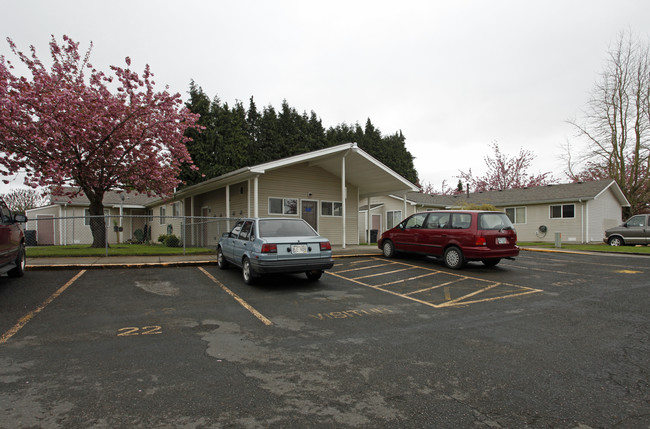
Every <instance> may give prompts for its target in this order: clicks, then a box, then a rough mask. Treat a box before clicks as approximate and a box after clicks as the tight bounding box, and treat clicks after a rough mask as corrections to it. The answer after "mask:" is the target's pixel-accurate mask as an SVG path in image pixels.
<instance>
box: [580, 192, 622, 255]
mask: <svg viewBox="0 0 650 429" xmlns="http://www.w3.org/2000/svg"><path fill="white" fill-rule="evenodd" d="M621 223H623V212H622V210H621V206H620V203H619V202H618V200H617V199H616V197H615V196H614V194H613V193H612V191H611V190H609V189H608V190H607V191H606V192H604V193H603V194H602V195H600V196H598V198H596V199H594V200H593V201H589V217H588V219H587V224H588V229H587V233H588V235H589V241H591V242H599V243H600V242H602V241H603V238H604V237H605V230H606V229H609V228H613V227H615V226H618V225H620V224H621Z"/></svg>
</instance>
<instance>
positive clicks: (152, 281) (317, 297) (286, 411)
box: [0, 252, 650, 428]
mask: <svg viewBox="0 0 650 429" xmlns="http://www.w3.org/2000/svg"><path fill="white" fill-rule="evenodd" d="M649 272H650V259H648V258H647V257H635V256H614V255H595V256H594V255H577V254H556V253H536V252H522V254H521V255H520V257H519V258H518V259H517V260H516V261H503V262H502V263H501V264H500V265H498V266H497V267H494V268H486V267H483V266H482V264H480V263H478V264H470V265H468V266H467V267H466V268H465V269H464V270H461V271H451V270H448V269H446V268H444V267H443V265H442V264H441V263H440V262H438V261H434V260H429V259H422V258H412V259H390V260H389V259H384V258H382V257H363V258H346V259H337V261H336V264H335V266H334V267H333V268H332V270H330V271H329V272H327V273H326V274H325V275H324V276H323V277H322V278H321V280H320V281H318V282H310V281H308V280H307V279H306V277H305V276H304V275H281V276H274V277H269V278H265V279H264V280H263V281H262V282H260V283H258V284H257V285H254V286H246V285H245V284H244V283H243V281H242V280H241V276H240V273H239V271H237V270H235V269H230V270H226V271H220V270H219V269H218V268H217V267H216V266H213V265H207V266H201V267H182V268H178V267H176V268H139V269H126V268H121V269H110V270H88V271H84V270H64V271H28V272H27V273H26V275H25V277H23V278H21V279H9V278H0V427H2V428H19V427H24V428H31V427H45V428H50V427H66V428H82V427H83V428H88V427H95V428H109V427H110V428H115V427H125V428H126V427H157V428H165V427H170V428H172V427H173V428H179V427H180V428H185V427H187V428H209V427H233V428H239V427H252V428H257V427H260V428H261V427H265V428H266V427H278V428H280V427H283V428H284V427H337V428H341V427H395V428H407V427H439V428H447V427H448V428H452V427H453V428H458V427H472V428H475V427H490V428H499V427H502V428H513V427H544V428H547V427H552V428H576V427H580V428H600V427H621V428H628V427H629V428H639V427H650V363H649V362H650V359H649V358H648V356H650V353H649V352H650V317H649V314H650V313H649V312H648V306H649V304H650V281H649V280H648V273H649Z"/></svg>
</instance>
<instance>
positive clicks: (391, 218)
mask: <svg viewBox="0 0 650 429" xmlns="http://www.w3.org/2000/svg"><path fill="white" fill-rule="evenodd" d="M401 221H402V211H401V210H389V211H387V212H386V229H391V228H393V227H394V226H395V225H397V224H398V223H400V222H401Z"/></svg>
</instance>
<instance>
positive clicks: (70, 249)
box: [26, 244, 214, 258]
mask: <svg viewBox="0 0 650 429" xmlns="http://www.w3.org/2000/svg"><path fill="white" fill-rule="evenodd" d="M208 253H214V249H208V248H205V247H187V248H185V254H186V255H197V254H208ZM26 254H27V257H28V258H48V257H82V256H105V255H106V249H105V248H101V249H93V248H91V247H90V246H88V245H70V246H38V247H28V248H27V249H26ZM182 254H183V248H182V247H167V246H162V245H155V244H111V245H110V247H109V248H108V256H160V255H182Z"/></svg>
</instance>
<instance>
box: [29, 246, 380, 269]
mask: <svg viewBox="0 0 650 429" xmlns="http://www.w3.org/2000/svg"><path fill="white" fill-rule="evenodd" d="M379 255H381V250H379V248H377V246H346V248H345V249H343V248H341V247H340V246H332V256H333V257H334V258H350V257H359V256H379ZM216 263H217V254H216V253H213V254H205V255H185V256H184V255H167V256H92V257H83V258H80V257H70V258H27V268H26V269H27V270H56V269H59V270H65V269H99V268H146V267H184V266H196V265H215V264H216Z"/></svg>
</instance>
